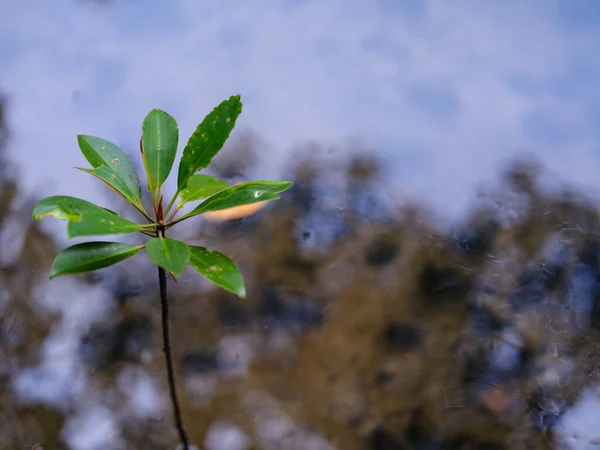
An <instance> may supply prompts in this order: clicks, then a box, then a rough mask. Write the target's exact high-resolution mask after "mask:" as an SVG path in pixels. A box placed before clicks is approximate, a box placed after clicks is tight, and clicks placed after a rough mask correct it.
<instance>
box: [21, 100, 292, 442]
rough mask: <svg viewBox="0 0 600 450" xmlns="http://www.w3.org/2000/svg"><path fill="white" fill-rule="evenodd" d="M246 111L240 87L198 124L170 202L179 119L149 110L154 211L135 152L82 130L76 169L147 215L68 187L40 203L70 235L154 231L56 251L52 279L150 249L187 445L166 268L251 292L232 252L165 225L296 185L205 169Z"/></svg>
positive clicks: (41, 211) (146, 140)
mask: <svg viewBox="0 0 600 450" xmlns="http://www.w3.org/2000/svg"><path fill="white" fill-rule="evenodd" d="M241 112H242V102H241V100H240V96H239V95H234V96H232V97H230V98H229V99H228V100H224V101H223V102H221V103H220V104H219V105H218V106H217V107H216V108H214V109H213V110H212V111H211V112H210V113H209V114H208V115H207V116H206V117H205V118H204V120H203V121H202V123H200V125H198V127H197V128H196V130H195V131H194V132H193V133H192V135H191V137H190V139H189V140H188V142H187V144H186V146H185V148H184V149H183V155H182V157H181V160H180V162H179V171H178V174H177V189H176V191H175V194H174V195H173V198H172V199H171V201H169V203H168V205H167V207H166V208H165V207H164V206H163V205H164V204H163V193H162V186H163V184H164V183H165V180H167V178H168V176H169V174H170V173H171V169H172V167H173V164H174V162H175V156H176V154H177V146H178V143H179V128H178V125H177V122H176V121H175V119H174V118H173V117H171V116H170V115H169V114H167V113H166V112H164V111H161V110H159V109H154V110H152V111H150V113H148V115H147V116H146V118H145V119H144V122H143V125H142V137H141V140H140V151H141V155H142V160H143V163H144V167H145V169H146V175H147V180H148V181H147V183H148V189H149V191H150V193H151V194H152V204H153V209H154V211H153V214H150V213H149V212H148V211H146V209H144V206H143V205H142V188H141V184H140V177H139V175H138V173H137V171H136V169H135V167H134V165H133V164H132V162H131V160H130V159H129V157H128V156H127V155H126V154H125V153H124V152H123V151H122V150H121V149H120V148H118V147H117V146H116V145H114V144H112V143H110V142H108V141H106V140H104V139H101V138H98V137H94V136H87V135H79V136H77V141H78V143H79V148H80V149H81V152H82V153H83V156H84V157H85V159H86V160H87V161H88V162H89V163H90V165H91V166H92V167H91V168H80V167H77V169H79V170H82V171H84V172H87V173H89V174H92V175H94V176H95V177H97V178H99V179H100V180H102V181H104V182H105V183H106V184H108V185H109V186H110V187H112V188H113V189H114V190H115V191H116V192H117V193H119V194H120V195H122V196H123V197H124V198H125V199H126V200H127V201H128V202H129V203H130V204H131V205H132V206H133V207H134V208H135V209H137V210H138V211H139V212H140V213H141V214H142V215H143V216H144V218H145V220H146V222H147V223H141V224H140V223H135V222H132V221H130V220H127V219H125V218H124V217H121V216H119V215H118V214H116V213H114V212H113V211H111V210H109V209H106V208H104V207H101V206H98V205H95V204H93V203H90V202H88V201H86V200H82V199H80V198H77V197H69V196H65V195H59V196H52V197H47V198H45V199H43V200H41V201H40V202H39V203H37V205H36V206H35V207H34V209H33V219H34V220H37V219H41V218H42V217H44V216H47V215H50V216H54V217H55V218H57V219H60V220H66V221H67V222H68V223H67V238H68V239H71V238H75V237H82V236H106V235H119V234H132V233H142V234H144V235H146V236H148V237H149V239H148V240H147V241H146V242H145V243H144V244H142V245H130V244H126V243H120V242H106V241H93V242H85V243H81V244H76V245H73V246H71V247H68V248H66V249H65V250H63V251H62V252H60V253H59V254H58V255H57V256H56V258H55V259H54V262H53V264H52V267H51V269H50V279H53V278H55V277H57V276H59V275H67V274H75V273H81V272H89V271H94V270H98V269H102V268H105V267H108V266H111V265H113V264H116V263H118V262H120V261H123V260H125V259H127V258H129V257H131V256H133V255H135V254H137V253H138V252H139V251H140V250H142V249H145V250H146V253H147V255H148V257H149V258H150V260H151V261H152V262H153V263H154V264H156V265H157V266H158V282H159V291H160V298H161V306H162V333H163V346H164V353H165V360H166V368H167V377H168V381H169V390H170V394H171V402H172V405H173V414H174V418H175V424H176V426H177V430H178V432H179V437H180V439H181V443H182V444H183V448H184V449H185V450H188V449H189V443H188V438H187V435H186V432H185V427H184V425H183V421H182V419H181V411H180V408H179V401H178V397H177V389H176V383H175V375H174V370H173V361H172V353H171V344H170V338H169V303H168V299H167V279H166V272H169V273H170V274H171V276H172V277H173V279H175V281H177V278H178V277H180V276H181V274H182V273H183V271H184V270H185V268H186V267H187V266H188V265H189V266H191V267H192V268H193V269H195V270H196V271H198V272H199V273H200V275H202V276H204V277H205V278H207V279H208V280H210V281H211V282H213V283H215V284H216V285H218V286H220V287H222V288H224V289H226V290H227V291H230V292H232V293H234V294H236V295H238V296H239V297H240V298H245V297H246V288H245V285H244V279H243V277H242V274H241V273H240V271H239V270H238V268H237V267H236V265H235V264H234V263H233V261H231V260H230V259H229V258H228V257H227V256H225V255H224V254H222V253H219V252H218V251H211V250H209V249H207V248H205V247H200V246H196V245H188V244H186V243H185V242H183V241H180V240H177V239H173V238H168V237H166V231H167V230H168V229H169V228H171V227H172V226H174V225H176V224H177V223H179V222H182V221H184V220H186V219H189V218H191V217H194V216H197V215H199V214H203V213H212V212H214V211H223V210H230V209H231V208H238V207H240V206H244V205H253V204H257V203H262V202H266V201H269V200H276V199H278V198H279V195H278V194H279V193H281V192H283V191H285V190H286V189H289V188H290V186H291V185H292V183H291V182H289V181H250V182H246V183H241V184H238V185H235V186H230V185H229V184H228V183H227V182H226V181H223V180H219V179H216V178H214V177H211V176H208V175H205V174H200V173H198V172H200V171H201V170H202V169H205V168H206V167H208V165H209V164H210V162H211V161H212V159H213V158H214V156H215V155H216V154H217V153H218V152H219V151H220V150H221V149H222V148H223V145H224V144H225V141H226V140H227V139H228V138H229V135H230V134H231V131H232V130H233V128H234V126H235V123H236V121H237V118H238V117H239V115H240V114H241ZM176 202H177V203H176ZM190 202H199V204H198V205H197V206H196V207H195V208H193V209H192V210H191V211H190V212H189V213H187V214H185V215H182V216H181V217H177V213H178V212H179V211H180V210H181V208H182V207H183V206H184V205H186V204H187V203H190ZM171 208H173V209H172V210H171Z"/></svg>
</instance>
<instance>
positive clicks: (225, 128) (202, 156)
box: [177, 95, 242, 192]
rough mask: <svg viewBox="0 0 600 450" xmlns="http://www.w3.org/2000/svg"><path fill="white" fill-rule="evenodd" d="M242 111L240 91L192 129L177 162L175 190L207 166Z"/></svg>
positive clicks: (220, 147)
mask: <svg viewBox="0 0 600 450" xmlns="http://www.w3.org/2000/svg"><path fill="white" fill-rule="evenodd" d="M241 112H242V102H241V100H240V96H239V95H234V96H231V97H229V99H228V100H224V101H223V102H221V103H220V104H219V105H218V106H217V107H216V108H215V109H213V110H212V111H211V112H210V113H209V114H208V115H207V116H206V117H205V118H204V120H203V121H202V123H201V124H200V125H198V127H197V128H196V130H195V131H194V132H193V133H192V136H191V137H190V139H189V141H188V143H187V145H186V146H185V148H184V149H183V156H182V157H181V161H180V162H179V174H178V176H177V190H178V191H179V192H181V191H183V190H184V189H185V188H186V186H187V185H188V182H189V180H190V178H191V177H192V175H194V174H195V173H196V172H198V171H199V170H202V169H204V168H205V167H208V165H209V164H210V162H211V161H212V159H213V158H214V156H215V155H216V154H217V153H218V152H219V150H221V149H222V148H223V145H224V144H225V141H226V140H227V138H228V137H229V135H230V134H231V131H232V130H233V128H234V126H235V122H236V121H237V118H238V116H239V115H240V114H241Z"/></svg>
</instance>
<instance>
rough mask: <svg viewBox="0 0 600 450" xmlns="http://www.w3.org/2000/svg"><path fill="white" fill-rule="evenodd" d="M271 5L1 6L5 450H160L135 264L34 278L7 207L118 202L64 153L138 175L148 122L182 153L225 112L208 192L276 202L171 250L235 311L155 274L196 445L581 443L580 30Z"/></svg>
mask: <svg viewBox="0 0 600 450" xmlns="http://www.w3.org/2000/svg"><path fill="white" fill-rule="evenodd" d="M293 3H294V4H291V3H290V4H282V5H279V6H277V7H274V6H272V5H269V6H267V4H266V3H263V2H262V1H258V0H257V1H256V2H254V3H249V4H248V5H252V6H248V5H245V6H244V5H241V4H240V5H237V6H236V7H233V6H232V5H231V4H227V5H225V6H214V5H213V6H210V5H209V3H206V2H188V1H183V0H182V1H178V2H174V3H173V4H172V5H173V6H172V8H167V7H165V6H164V5H162V6H161V4H160V3H158V2H152V1H149V0H144V1H142V0H140V1H136V2H133V1H131V2H130V1H125V0H115V1H114V2H103V1H101V2H89V1H87V2H83V1H82V2H75V1H67V0H65V1H64V2H59V3H57V4H56V5H53V6H52V7H49V6H48V5H47V4H46V3H44V2H37V3H36V2H34V4H35V6H36V7H31V8H26V7H25V6H22V5H20V4H17V3H14V4H10V5H8V4H6V5H2V6H0V37H3V38H6V37H10V39H2V41H1V43H0V61H1V62H2V65H3V78H2V79H1V80H0V91H3V92H4V93H5V94H6V98H5V100H4V101H3V102H1V103H0V104H1V105H2V109H0V130H1V131H0V149H1V150H0V152H2V153H0V163H1V165H0V167H1V170H0V211H2V214H0V450H1V449H4V448H6V449H9V450H12V449H29V448H38V449H39V448H43V449H47V450H48V449H69V450H71V449H74V450H96V449H109V450H127V449H140V448H144V449H157V450H158V449H167V448H171V449H173V448H175V446H176V445H177V443H178V436H177V433H176V430H175V427H174V426H173V420H172V415H171V404H170V400H169V396H168V391H167V383H166V374H165V370H164V358H163V354H162V350H161V348H162V344H161V335H160V326H161V324H160V305H159V299H158V282H157V281H158V280H157V279H156V278H157V277H156V269H155V267H153V266H152V265H151V264H149V263H148V261H147V258H145V257H144V256H143V255H139V256H136V257H134V258H132V259H131V260H127V261H125V262H123V263H120V264H119V265H117V266H114V267H112V268H109V269H106V270H103V271H101V272H98V273H97V274H94V275H78V276H70V277H59V278H57V279H55V280H52V281H51V282H49V281H48V271H49V268H50V265H51V263H52V260H53V258H54V256H55V255H56V254H57V253H58V251H59V250H60V249H62V248H63V247H64V245H65V244H67V241H66V239H65V233H64V227H63V224H61V223H59V222H58V221H53V220H51V219H44V220H43V221H41V222H35V223H33V222H32V221H31V220H30V217H31V209H32V207H33V205H34V203H35V201H36V200H38V199H39V198H40V197H42V196H47V195H53V194H57V193H63V194H65V193H67V194H72V195H77V196H81V197H83V198H86V199H88V200H93V201H98V202H99V203H102V204H108V203H109V202H111V203H112V201H113V200H114V197H113V196H112V194H111V193H110V192H109V191H108V190H105V189H103V188H102V187H100V186H101V185H100V183H98V181H97V180H95V179H93V178H91V177H88V176H87V175H85V174H81V173H79V172H78V171H74V170H72V166H74V165H80V164H81V160H77V158H80V155H79V153H78V150H77V147H76V142H75V135H76V134H78V133H89V134H94V135H99V136H102V137H105V138H107V139H110V140H112V141H114V142H115V143H118V144H119V145H122V146H123V148H126V149H129V150H131V155H132V157H133V159H134V160H135V161H138V162H139V158H138V153H137V140H138V139H139V129H140V124H141V120H142V118H143V116H144V114H145V113H146V112H147V111H148V110H149V109H151V108H153V107H159V108H164V109H166V110H167V111H169V112H170V113H172V114H173V115H174V116H175V117H176V118H177V119H178V121H180V130H181V136H184V135H188V134H189V133H190V132H191V130H192V129H193V127H194V126H195V125H196V124H197V123H198V122H199V120H201V118H202V117H203V116H204V115H205V114H206V113H207V112H208V110H210V108H212V107H213V106H214V105H215V104H216V103H217V102H219V101H221V100H222V99H223V98H226V97H227V96H228V95H231V94H232V93H233V92H241V93H242V100H243V101H244V105H245V106H244V108H245V109H244V112H243V114H242V118H243V120H242V121H241V122H240V130H239V132H236V133H234V135H232V138H231V140H230V142H229V144H228V146H227V148H226V150H225V151H224V153H223V154H222V155H220V157H218V158H217V159H216V160H215V163H214V165H213V166H211V170H212V172H213V173H214V174H215V175H218V176H220V177H223V178H227V179H233V178H235V179H262V178H271V179H272V178H283V179H290V180H292V181H294V186H293V188H292V189H290V190H289V191H286V192H285V193H284V194H283V196H282V199H281V200H280V201H277V202H273V203H272V204H269V205H268V206H267V207H266V208H265V209H263V210H261V211H259V212H258V213H256V214H254V215H252V216H249V217H246V218H242V219H238V220H230V221H224V222H214V221H209V220H202V219H199V220H197V221H195V222H193V221H190V222H186V223H184V224H182V226H181V227H180V228H177V229H175V231H174V232H173V234H172V236H173V237H179V238H186V239H191V240H194V241H195V242H197V243H198V244H199V245H207V246H208V247H210V248H214V249H218V250H220V251H222V252H224V253H226V254H227V255H229V256H231V258H232V259H233V260H234V261H235V262H236V264H237V265H238V266H239V267H240V269H241V270H242V272H243V274H244V277H245V279H246V283H247V289H248V299H247V300H246V301H241V300H239V299H238V298H236V297H235V296H233V295H230V294H227V293H225V292H223V291H220V290H218V289H214V288H212V286H211V285H210V284H209V283H208V282H206V281H205V280H203V279H201V278H200V277H199V276H198V274H195V273H192V272H190V271H187V272H186V273H185V274H184V275H183V277H182V278H181V280H180V282H179V283H178V284H175V283H173V282H172V280H169V295H170V299H171V300H170V302H171V313H172V316H171V326H172V337H173V346H174V349H175V363H176V372H177V379H178V382H179V383H178V385H179V393H180V397H181V402H182V407H183V416H184V421H185V423H186V427H187V431H188V434H189V436H190V440H191V442H192V443H193V444H194V445H195V446H196V447H197V448H203V449H207V450H250V449H331V450H334V449H335V450H337V449H344V450H346V449H348V450H353V449H357V450H362V449H386V450H387V449H419V450H422V449H589V448H596V447H600V433H599V432H598V427H597V425H596V424H597V421H595V420H594V417H595V416H597V415H598V411H600V346H599V344H600V234H599V232H600V228H599V226H598V224H599V221H598V218H599V213H598V204H599V203H598V199H599V198H600V197H598V196H597V195H595V192H594V191H593V190H592V189H593V188H597V187H598V184H597V183H598V177H597V175H596V173H597V170H596V168H597V167H600V157H598V151H597V149H598V144H599V141H598V137H597V132H596V131H595V129H596V125H597V123H596V122H597V121H594V120H593V118H594V117H595V116H594V115H593V112H594V111H595V108H597V104H596V103H597V96H595V94H594V92H595V90H594V89H595V86H596V84H595V81H596V80H597V79H598V77H597V75H598V74H599V71H600V69H599V68H598V67H596V65H595V63H594V61H595V60H593V58H589V57H586V51H587V50H588V49H589V48H595V47H594V46H592V44H594V45H595V42H597V37H598V36H597V34H598V31H597V30H598V29H600V28H597V27H596V28H595V27H586V26H584V25H585V23H588V25H589V22H593V21H594V19H593V17H594V14H593V12H592V11H588V12H587V13H585V14H583V13H582V12H581V11H580V10H579V9H578V8H582V6H578V7H577V8H575V7H573V10H570V11H571V13H570V14H571V15H570V16H569V15H568V14H566V13H565V14H561V15H560V18H558V17H557V16H556V14H555V11H554V10H553V8H551V7H543V8H542V7H540V8H537V9H535V10H534V9H533V8H531V7H530V6H519V5H517V4H516V3H515V2H506V4H505V5H506V6H486V7H483V8H480V9H474V8H472V6H473V5H470V4H469V2H464V3H462V4H461V5H458V6H457V5H455V6H454V7H452V8H450V7H447V6H441V5H438V4H434V3H431V4H427V6H425V7H423V8H420V7H415V6H414V5H413V6H412V7H411V6H410V4H412V2H404V3H399V5H401V6H397V7H394V6H393V5H389V4H387V3H386V2H382V3H381V4H377V5H375V6H371V7H367V6H366V4H363V5H361V4H359V3H356V4H352V5H349V4H346V3H343V4H342V3H340V2H333V3H331V4H328V5H329V6H326V5H324V4H323V5H321V4H319V3H318V2H311V1H306V2H293ZM257 5H260V8H263V9H262V10H261V11H265V12H264V13H261V14H258V15H257V13H256V12H255V11H254V7H257V8H258V6H257ZM503 5H504V4H503ZM538 6H539V5H538ZM556 7H557V8H558V9H559V10H561V11H562V9H561V8H562V6H556ZM48 8H50V9H48ZM577 11H579V13H577ZM563 12H564V11H563ZM229 14H230V15H229ZM577 14H580V15H581V17H579V18H578V16H577ZM567 16H568V17H567ZM583 16H586V17H587V19H586V20H587V21H588V22H586V21H583ZM142 18H144V19H142ZM192 18H197V20H193V19H192ZM501 18H505V19H507V20H509V21H510V23H511V27H510V30H508V29H504V28H502V27H500V28H498V26H497V25H498V23H499V20H500V19H501ZM459 19H460V20H459ZM457 21H458V22H457ZM580 22H581V23H580ZM583 22H585V23H583ZM456 23H461V24H462V26H459V27H456V26H455V25H456ZM23 24H26V25H27V26H24V25H23ZM357 24H361V26H357ZM577 24H580V25H581V26H578V25H577ZM509 31H510V32H509ZM207 60H209V61H210V62H211V64H210V65H208V64H207V63H206V61H207ZM150 62H152V64H150ZM475 62H477V64H475ZM159 63H160V64H159ZM150 66H152V70H150V69H149V67H150ZM558 68H563V69H564V68H566V69H564V70H563V71H561V70H558ZM588 78H589V79H593V80H594V83H593V84H590V81H589V80H588ZM190 86H193V88H192V87H190ZM349 93H351V94H349ZM482 93H485V95H483V94H482ZM491 105H493V107H492V106H491ZM558 117H560V118H561V119H560V120H558ZM33 130H35V131H33ZM132 130H133V131H132ZM136 130H137V131H136ZM249 130H250V131H249ZM252 130H255V131H254V132H252ZM256 130H258V131H256ZM347 136H352V138H351V139H349V140H345V139H346V138H347ZM373 137H375V138H373ZM182 139H183V138H182ZM262 139H264V140H262ZM307 139H308V140H313V139H314V140H315V141H314V142H312V143H311V144H305V143H303V142H305V141H306V140H307ZM332 143H333V144H332ZM524 147H525V148H533V149H536V150H533V151H532V152H528V153H519V155H521V156H522V157H520V158H517V159H509V158H507V155H512V154H513V153H512V152H513V150H514V149H522V148H524ZM132 149H133V150H132ZM482 149H484V150H482ZM537 149H540V150H537ZM567 152H568V153H567ZM532 153H533V155H534V157H532ZM567 154H568V155H569V156H565V155H567ZM535 155H537V158H536V157H535ZM26 168H27V170H25V169H26ZM139 169H140V170H141V167H140V168H139ZM67 171H68V172H67ZM84 175H85V176H84ZM124 206H125V205H122V204H117V205H115V207H114V208H112V209H114V210H117V211H119V212H124V211H127V210H126V208H125V207H124ZM191 222H193V223H191ZM71 243H72V242H70V243H69V244H71ZM36 446H37V447H36Z"/></svg>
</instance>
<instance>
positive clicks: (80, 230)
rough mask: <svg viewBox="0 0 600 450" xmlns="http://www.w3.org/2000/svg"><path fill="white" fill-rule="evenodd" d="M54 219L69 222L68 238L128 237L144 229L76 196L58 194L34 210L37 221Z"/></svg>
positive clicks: (43, 201) (45, 200)
mask: <svg viewBox="0 0 600 450" xmlns="http://www.w3.org/2000/svg"><path fill="white" fill-rule="evenodd" d="M44 216H53V217H55V218H57V219H60V220H68V221H69V223H68V225H67V237H68V238H69V239H71V238H74V237H81V236H94V235H95V236H98V235H109V234H129V233H135V232H137V231H140V230H142V229H144V227H142V226H141V225H139V224H137V223H134V222H131V221H129V220H127V219H125V218H123V217H121V216H119V215H117V214H115V213H114V212H112V211H110V210H108V209H106V208H102V207H101V206H98V205H95V204H93V203H90V202H88V201H87V200H82V199H80V198H76V197H69V196H66V195H56V196H52V197H46V198H45V199H43V200H41V201H40V202H38V204H37V205H35V207H34V208H33V214H32V217H33V219H35V220H38V219H41V218H42V217H44Z"/></svg>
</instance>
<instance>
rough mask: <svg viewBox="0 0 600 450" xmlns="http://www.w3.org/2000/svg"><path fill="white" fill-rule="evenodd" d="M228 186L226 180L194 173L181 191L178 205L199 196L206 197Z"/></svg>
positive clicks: (196, 198)
mask: <svg viewBox="0 0 600 450" xmlns="http://www.w3.org/2000/svg"><path fill="white" fill-rule="evenodd" d="M228 187H229V183H227V181H223V180H218V179H216V178H214V177H211V176H210V175H201V174H196V175H194V176H193V177H192V178H190V181H189V183H188V185H187V187H186V188H185V189H184V190H183V191H181V202H180V203H179V206H182V205H184V204H185V203H188V202H193V201H196V200H200V199H201V198H208V197H210V196H211V195H214V194H216V193H217V192H220V191H222V190H223V189H227V188H228Z"/></svg>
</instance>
